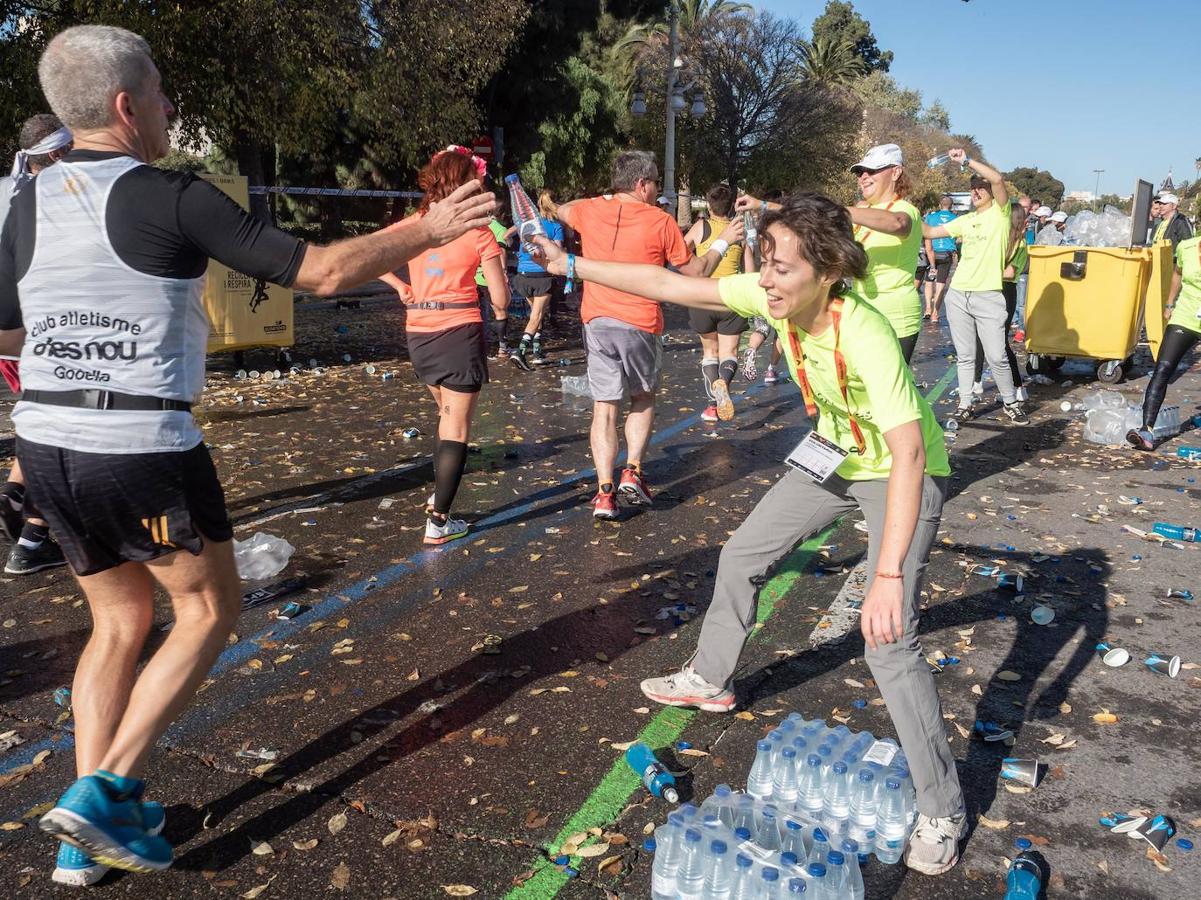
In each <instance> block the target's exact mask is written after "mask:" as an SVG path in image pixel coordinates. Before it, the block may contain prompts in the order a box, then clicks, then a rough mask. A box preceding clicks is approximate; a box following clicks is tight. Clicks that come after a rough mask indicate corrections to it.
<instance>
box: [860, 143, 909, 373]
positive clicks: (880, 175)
mask: <svg viewBox="0 0 1201 900" xmlns="http://www.w3.org/2000/svg"><path fill="white" fill-rule="evenodd" d="M851 172H852V174H854V176H855V178H856V180H857V181H858V185H859V193H860V194H861V195H862V197H863V200H862V202H860V203H859V204H858V205H857V206H853V207H851V208H850V212H851V221H852V222H854V223H855V240H857V241H859V243H860V244H862V245H863V249H864V250H866V251H867V274H866V275H865V276H864V277H863V280H862V281H859V282H857V283H856V284H855V289H856V291H857V292H858V293H859V295H860V296H861V297H863V299H865V300H866V301H867V302H868V303H870V304H871V305H872V306H874V307H876V309H878V310H879V311H880V312H881V313H883V314H884V318H886V319H888V321H889V323H890V324H891V325H892V330H893V331H895V332H896V333H897V339H898V340H899V341H900V342H901V352H902V353H903V355H904V357H905V362H909V360H910V359H912V358H913V351H914V348H916V347H917V336H918V333H919V332H920V331H921V328H922V297H921V294H919V293H918V292H917V288H916V287H914V276H915V273H916V272H917V252H918V248H919V247H920V246H921V243H922V226H921V215H920V213H918V210H917V207H916V206H914V205H913V204H912V203H910V202H909V201H908V200H906V199H905V194H906V193H908V192H909V178H908V176H906V175H905V168H904V160H903V159H902V157H901V148H900V147H898V146H897V145H896V144H881V145H880V146H878V147H872V148H871V149H870V150H868V151H867V155H866V156H864V157H863V159H861V160H860V161H859V162H857V163H855V165H853V166H851Z"/></svg>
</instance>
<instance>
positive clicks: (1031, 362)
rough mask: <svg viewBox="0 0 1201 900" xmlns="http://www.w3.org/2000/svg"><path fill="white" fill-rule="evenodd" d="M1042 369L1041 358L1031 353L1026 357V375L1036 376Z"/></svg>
mask: <svg viewBox="0 0 1201 900" xmlns="http://www.w3.org/2000/svg"><path fill="white" fill-rule="evenodd" d="M1043 368H1044V365H1043V358H1042V357H1041V356H1039V355H1038V354H1037V353H1031V354H1030V355H1029V356H1027V357H1026V374H1027V375H1037V374H1038V373H1039V372H1041V371H1042V370H1043Z"/></svg>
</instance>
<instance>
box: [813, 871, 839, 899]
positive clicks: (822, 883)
mask: <svg viewBox="0 0 1201 900" xmlns="http://www.w3.org/2000/svg"><path fill="white" fill-rule="evenodd" d="M805 871H806V872H808V873H809V891H808V894H809V896H808V898H807V900H837V898H835V897H834V895H832V894H831V893H830V892H829V891H827V890H826V864H825V863H819V862H815V863H809V865H808V866H807V867H806V868H805Z"/></svg>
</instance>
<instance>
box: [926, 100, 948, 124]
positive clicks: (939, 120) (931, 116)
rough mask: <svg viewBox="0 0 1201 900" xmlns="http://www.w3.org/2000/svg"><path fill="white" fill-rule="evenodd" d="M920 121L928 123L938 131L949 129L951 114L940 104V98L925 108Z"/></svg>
mask: <svg viewBox="0 0 1201 900" xmlns="http://www.w3.org/2000/svg"><path fill="white" fill-rule="evenodd" d="M921 121H922V124H923V125H929V126H930V127H931V128H937V129H938V130H939V131H950V130H951V114H950V113H948V112H947V108H946V107H945V106H943V105H942V101H941V100H935V101H934V102H933V103H931V104H930V105H929V106H927V107H926V108H925V110H924V111H923V112H922V116H921Z"/></svg>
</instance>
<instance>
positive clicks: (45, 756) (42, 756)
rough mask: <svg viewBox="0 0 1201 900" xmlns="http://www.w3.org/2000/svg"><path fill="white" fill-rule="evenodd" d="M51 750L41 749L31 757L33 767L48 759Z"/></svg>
mask: <svg viewBox="0 0 1201 900" xmlns="http://www.w3.org/2000/svg"><path fill="white" fill-rule="evenodd" d="M52 752H53V751H51V750H43V751H41V752H40V753H39V754H38V755H37V756H35V757H34V758H33V763H32V764H33V765H34V766H35V767H36V766H40V765H41V764H42V763H44V762H45V761H46V760H48V759H49V758H50V754H51V753H52Z"/></svg>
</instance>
